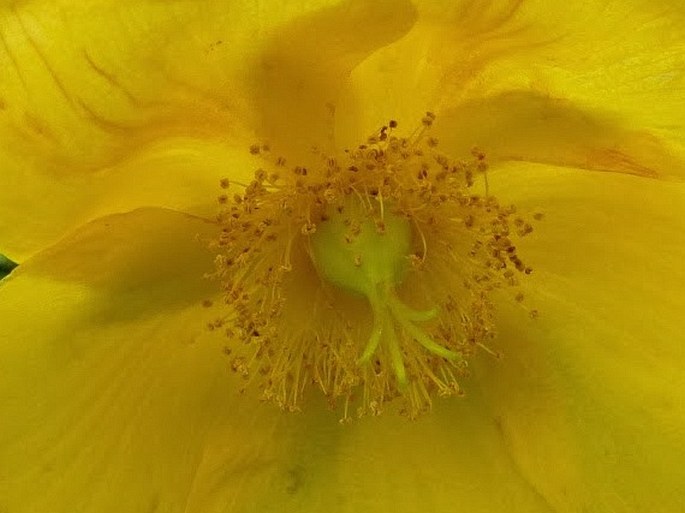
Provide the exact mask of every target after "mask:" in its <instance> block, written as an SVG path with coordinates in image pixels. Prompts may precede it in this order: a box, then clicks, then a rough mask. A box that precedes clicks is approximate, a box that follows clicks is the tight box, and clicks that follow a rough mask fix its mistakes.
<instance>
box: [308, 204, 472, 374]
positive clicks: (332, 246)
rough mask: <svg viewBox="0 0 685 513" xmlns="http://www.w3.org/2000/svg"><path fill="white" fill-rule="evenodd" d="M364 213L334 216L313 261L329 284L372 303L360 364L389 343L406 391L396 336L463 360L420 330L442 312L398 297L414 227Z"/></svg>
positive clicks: (317, 237) (316, 243)
mask: <svg viewBox="0 0 685 513" xmlns="http://www.w3.org/2000/svg"><path fill="white" fill-rule="evenodd" d="M355 207H356V208H355ZM360 210H363V207H362V208H360V206H359V205H355V204H354V203H353V204H351V205H347V207H346V208H343V209H340V210H334V211H333V213H332V214H330V216H329V217H328V219H327V220H326V222H324V223H322V225H321V228H320V229H318V230H317V232H316V233H315V234H314V235H313V236H312V237H311V246H312V256H313V258H314V263H315V264H316V267H317V269H318V271H319V273H320V274H321V275H322V276H323V277H324V278H325V279H327V280H328V281H330V282H331V283H333V284H335V285H337V286H338V287H340V288H342V289H344V290H347V291H350V292H354V293H357V294H361V295H363V296H364V297H365V298H366V299H367V301H368V302H369V306H370V308H371V311H372V312H373V328H372V329H371V334H370V336H369V340H368V342H367V343H366V346H365V348H364V350H363V352H362V355H361V357H360V358H359V363H360V364H367V363H368V362H369V361H370V360H371V358H372V357H373V356H374V355H375V353H376V350H377V348H378V345H379V344H380V342H381V340H382V339H384V338H385V339H386V342H387V344H388V350H389V353H390V356H391V365H392V369H393V371H394V373H395V377H396V378H397V381H398V383H399V384H400V385H401V386H406V384H407V373H406V369H405V366H404V361H403V360H404V357H403V356H402V351H401V349H400V346H399V344H398V337H397V333H396V330H400V331H404V332H406V334H407V335H408V336H409V337H410V338H413V339H414V340H415V341H416V342H418V343H419V344H421V345H422V346H423V347H424V348H425V349H426V350H427V351H428V352H430V353H432V354H434V355H437V356H441V357H443V358H447V359H449V360H458V359H459V358H460V356H459V355H458V354H457V353H454V352H452V351H450V350H449V349H446V348H444V347H442V346H440V345H439V344H437V343H436V342H434V341H433V340H432V339H431V338H430V336H428V335H427V334H426V333H425V332H424V331H423V330H421V329H420V328H419V327H417V326H416V324H415V322H416V321H428V320H431V319H434V318H435V317H436V316H437V315H438V313H437V310H435V309H433V310H428V311H424V312H420V311H416V310H413V309H412V308H410V307H408V306H407V305H405V304H404V303H403V302H402V301H401V300H400V299H399V298H398V297H397V293H396V291H395V287H396V286H398V285H400V284H401V283H402V282H403V280H404V277H405V275H406V273H407V270H408V266H409V258H410V254H411V251H410V250H411V226H410V224H409V221H408V220H407V219H406V218H405V217H402V216H399V215H396V214H392V213H391V214H388V215H384V216H382V217H381V218H380V219H378V220H375V221H374V220H373V219H371V218H369V216H368V215H364V214H363V212H360Z"/></svg>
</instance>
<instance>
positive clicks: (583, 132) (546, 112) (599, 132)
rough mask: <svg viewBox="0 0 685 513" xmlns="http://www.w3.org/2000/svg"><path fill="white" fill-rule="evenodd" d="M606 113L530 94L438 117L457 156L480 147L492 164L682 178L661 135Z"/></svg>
mask: <svg viewBox="0 0 685 513" xmlns="http://www.w3.org/2000/svg"><path fill="white" fill-rule="evenodd" d="M627 126H629V123H627V122H626V121H625V120H620V119H617V118H615V117H614V116H612V115H610V114H606V113H602V112H592V111H586V110H583V108H582V107H581V106H578V105H574V104H573V103H571V102H569V101H567V100H564V99H558V98H551V97H549V96H544V95H541V94H539V93H535V92H529V91H511V92H506V93H502V94H499V95H497V96H494V97H489V98H484V99H476V100H470V101H467V102H465V103H463V104H462V105H460V106H458V107H455V108H453V109H450V110H448V111H446V112H443V113H441V114H440V116H438V120H437V123H436V126H435V134H436V135H437V137H438V138H439V139H440V141H441V144H443V145H444V147H446V148H449V150H450V152H452V153H453V154H456V155H462V154H468V152H469V149H470V148H472V147H473V146H478V147H480V148H481V149H483V150H484V151H485V152H486V153H487V155H488V157H489V158H490V159H491V161H494V162H497V161H511V160H514V161H524V162H532V163H539V164H551V165H555V166H563V167H570V168H579V169H586V170H592V171H610V172H615V173H625V174H631V175H638V176H643V177H650V178H674V177H677V176H683V173H684V172H685V160H683V158H682V157H678V156H676V155H675V154H673V153H672V151H671V150H670V149H669V148H668V147H667V146H666V145H665V144H664V143H662V142H661V141H660V140H659V138H658V137H656V136H654V135H652V134H650V133H649V132H647V131H640V130H633V129H630V128H627Z"/></svg>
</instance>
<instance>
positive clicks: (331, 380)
mask: <svg viewBox="0 0 685 513" xmlns="http://www.w3.org/2000/svg"><path fill="white" fill-rule="evenodd" d="M433 120H434V116H433V115H432V114H431V113H428V114H427V115H426V117H425V118H424V119H423V120H422V124H421V127H420V128H419V129H418V130H416V131H415V132H414V134H413V135H412V136H410V137H399V136H396V135H395V132H396V129H397V123H396V122H394V121H391V122H390V123H388V124H387V125H386V126H383V127H382V128H381V129H380V130H379V131H378V133H376V134H374V135H373V136H371V137H369V138H368V139H367V140H366V141H364V143H363V144H360V145H359V146H358V147H357V148H354V149H351V150H347V151H345V152H344V153H342V154H341V155H324V154H319V157H320V159H319V160H320V165H318V166H314V167H313V168H304V167H301V166H296V167H292V168H288V166H287V165H286V160H285V159H284V158H282V157H273V156H271V154H270V153H269V152H268V148H266V147H265V146H263V145H254V146H252V147H250V152H251V153H253V154H254V155H255V156H257V157H260V158H262V159H263V163H264V166H263V167H262V168H260V169H258V170H257V171H256V172H255V175H254V179H253V180H252V181H251V182H250V183H232V182H231V181H230V179H225V180H222V182H221V186H222V188H223V189H227V190H228V189H231V188H235V189H236V192H235V193H234V194H233V196H232V197H231V198H229V195H228V194H227V193H222V195H221V196H220V197H219V203H220V204H221V210H220V212H219V214H218V216H217V222H218V225H219V226H220V228H221V231H220V234H219V235H218V237H217V239H216V240H215V241H213V243H212V247H213V248H214V249H215V250H216V253H217V255H216V259H215V263H216V271H215V273H214V274H213V277H214V278H216V279H217V280H218V282H219V283H220V284H221V289H222V293H223V297H224V308H225V312H223V313H222V315H220V316H219V317H217V319H216V320H214V321H213V322H212V323H211V328H212V329H217V328H221V329H223V330H224V331H225V333H226V336H227V343H226V353H227V354H228V355H229V356H228V358H229V363H230V367H231V369H232V370H233V371H234V372H236V373H238V374H240V375H241V376H242V378H243V379H244V382H245V388H247V387H250V386H254V387H258V388H259V389H260V390H261V397H262V398H263V399H264V400H268V401H272V402H275V403H276V404H277V405H279V406H280V407H281V408H284V409H286V410H290V411H299V410H301V409H304V408H305V407H306V404H307V403H309V402H311V401H312V400H313V398H312V395H313V394H314V393H315V391H316V390H317V389H318V390H319V391H320V392H321V393H323V395H324V396H325V397H326V398H327V400H328V402H329V404H330V405H331V407H333V408H339V410H340V412H341V417H342V419H343V420H349V419H350V418H352V417H354V416H362V415H366V414H372V415H378V414H381V413H383V412H385V411H397V412H399V413H401V414H404V415H407V416H409V417H412V418H414V417H416V416H418V415H420V414H422V413H426V412H428V411H430V409H431V407H432V404H433V401H434V399H435V398H436V397H447V396H453V395H463V392H462V388H461V386H460V382H462V380H463V379H465V378H466V377H467V376H468V362H469V360H470V359H471V358H473V357H474V355H475V354H476V353H477V352H478V351H485V352H486V353H488V354H491V355H496V354H497V353H496V351H494V350H493V349H491V347H490V346H491V342H492V340H493V338H494V337H495V326H494V324H493V316H494V306H493V303H492V300H491V295H492V293H493V291H495V290H496V289H500V288H513V289H514V290H515V289H516V288H517V286H518V283H519V281H518V280H519V278H520V277H521V276H525V275H526V274H530V272H531V271H532V270H531V268H530V267H528V266H527V265H526V264H524V262H523V260H522V259H521V258H520V257H519V255H518V250H517V247H516V244H515V241H516V240H518V239H519V238H521V237H524V236H526V235H528V234H529V233H530V232H531V231H532V226H531V224H530V223H529V222H528V221H526V220H525V219H523V218H522V217H520V216H519V215H517V213H516V208H515V207H513V206H511V205H502V204H501V203H500V202H499V201H498V200H497V199H496V198H494V197H493V196H491V195H490V194H489V192H488V188H487V181H486V180H485V173H486V170H487V166H486V164H485V155H484V154H483V153H482V152H481V151H478V150H474V151H473V152H472V155H470V156H469V158H468V159H466V160H455V159H454V158H452V157H451V156H448V155H445V154H443V153H442V152H440V151H439V149H438V147H439V144H438V141H437V140H436V139H435V138H433V137H430V128H431V125H432V124H433ZM477 184H478V185H477ZM478 187H480V189H481V192H480V193H479V192H477V190H478ZM512 297H515V298H516V300H517V301H521V300H522V299H523V296H522V294H521V293H520V292H518V291H515V292H514V293H513V294H512Z"/></svg>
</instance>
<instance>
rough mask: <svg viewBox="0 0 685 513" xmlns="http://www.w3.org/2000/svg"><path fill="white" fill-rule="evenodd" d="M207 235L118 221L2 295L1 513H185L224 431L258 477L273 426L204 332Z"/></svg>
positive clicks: (36, 266) (171, 221) (195, 227)
mask: <svg viewBox="0 0 685 513" xmlns="http://www.w3.org/2000/svg"><path fill="white" fill-rule="evenodd" d="M208 229H210V226H209V225H208V224H207V223H206V222H203V221H201V220H198V219H196V218H191V217H189V216H185V215H182V214H176V213H173V212H170V211H160V210H150V209H148V210H139V211H136V212H134V213H132V214H127V215H116V216H109V217H106V218H103V219H100V220H98V221H96V222H94V223H92V224H90V225H87V226H86V227H84V228H83V229H81V230H79V231H78V232H77V233H76V234H75V235H72V236H70V237H69V238H68V239H67V240H65V241H64V242H62V243H61V244H60V245H58V246H56V247H54V248H51V249H50V250H47V251H45V252H42V253H40V254H39V255H38V256H36V257H35V258H33V259H32V260H30V261H29V262H27V263H26V264H24V266H22V268H21V270H18V271H17V272H16V273H13V275H12V276H11V277H9V278H7V279H6V280H4V281H3V282H2V284H1V285H0V297H1V298H2V299H1V300H0V310H2V317H3V319H4V321H3V323H2V327H0V352H1V353H2V358H0V368H1V372H0V382H1V383H0V405H1V406H0V410H1V413H0V416H1V418H2V419H3V420H2V427H1V428H0V461H2V469H3V470H2V479H0V507H2V509H3V510H6V511H13V512H28V511H32V512H33V511H54V512H62V511H63V512H67V511H102V512H107V511H112V512H115V511H127V512H138V511H145V512H147V511H152V510H155V509H158V510H160V511H162V510H163V511H184V505H185V503H186V500H187V496H188V494H189V491H190V489H191V487H192V486H193V479H194V474H195V471H196V469H197V467H198V465H199V464H200V461H201V459H202V457H203V451H204V449H205V447H204V443H205V438H206V437H207V436H208V435H209V433H210V431H211V429H212V426H213V424H214V422H216V419H217V418H221V419H222V420H223V421H224V424H223V425H224V427H225V428H228V426H230V425H231V424H232V423H236V422H238V421H239V422H241V423H242V425H244V426H245V429H244V430H243V431H240V432H239V436H233V437H229V438H227V439H224V440H223V441H222V443H223V447H224V448H227V447H232V449H231V455H232V457H233V458H235V461H243V464H244V475H245V476H247V475H250V474H254V473H258V472H259V468H258V466H259V464H260V461H262V460H263V459H264V458H265V456H264V455H263V454H262V452H263V447H264V446H263V445H262V444H261V438H262V437H263V436H264V434H265V433H266V434H268V433H269V432H270V429H271V422H266V423H264V419H263V418H262V419H261V420H260V408H259V406H258V403H257V402H256V401H254V399H253V398H250V401H249V404H248V405H247V406H248V408H247V409H245V410H241V408H242V407H241V406H240V405H241V402H240V401H236V392H235V390H232V389H231V388H230V386H229V382H230V380H229V379H228V372H227V370H226V368H225V367H226V365H225V360H224V358H222V356H221V345H220V344H217V340H215V339H212V338H211V337H209V335H208V333H205V332H206V329H205V327H204V326H203V324H202V319H203V316H204V317H205V318H206V317H207V315H208V314H207V310H206V309H204V308H203V307H202V306H201V305H200V302H201V301H202V299H203V298H206V297H208V295H209V294H211V293H212V291H213V290H212V289H213V287H212V286H211V284H210V283H208V282H207V281H206V280H203V279H202V273H203V272H204V271H205V270H207V269H211V265H212V263H211V258H208V255H207V253H206V251H205V250H204V249H203V248H202V247H201V246H200V245H199V244H197V243H196V242H195V241H194V237H195V235H196V234H198V233H204V234H206V233H207V232H208ZM219 342H220V340H219ZM231 399H232V400H231ZM228 405H230V410H229V409H227V408H228ZM241 411H242V413H241ZM267 418H268V417H267ZM260 422H261V424H260ZM248 427H249V429H248Z"/></svg>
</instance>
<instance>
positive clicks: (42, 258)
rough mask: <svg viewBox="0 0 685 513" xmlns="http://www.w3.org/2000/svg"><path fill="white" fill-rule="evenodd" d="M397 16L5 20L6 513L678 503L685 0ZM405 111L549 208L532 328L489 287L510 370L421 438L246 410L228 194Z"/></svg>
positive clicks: (265, 9)
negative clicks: (233, 337)
mask: <svg viewBox="0 0 685 513" xmlns="http://www.w3.org/2000/svg"><path fill="white" fill-rule="evenodd" d="M415 4H416V5H412V4H411V3H410V2H408V1H402V0H380V1H377V2H373V3H372V2H364V1H361V0H360V1H347V2H341V3H338V2H334V1H331V2H325V1H320V0H317V1H315V2H310V1H306V0H301V1H297V2H295V1H293V2H276V1H274V2H266V3H254V2H251V1H247V0H244V1H230V2H214V1H205V2H188V1H175V2H153V1H119V2H112V1H107V0H93V1H91V2H87V3H75V2H70V1H67V0H57V1H50V2H48V1H42V0H35V1H31V0H25V1H16V2H4V3H2V4H0V69H1V70H2V73H1V74H0V165H1V166H2V175H1V177H0V179H1V180H2V185H3V187H2V188H1V189H0V249H1V250H2V251H3V253H5V254H7V255H8V256H9V257H10V258H12V259H14V260H17V261H19V262H20V263H21V265H20V266H19V267H18V268H17V269H16V270H14V271H13V272H12V273H11V274H10V276H9V277H7V278H5V279H4V280H3V281H2V282H0V319H2V322H1V323H0V511H3V512H4V511H7V512H8V513H16V512H22V513H23V512H40V513H44V512H70V513H71V512H78V511H83V512H98V513H101V512H108V511H111V512H127V513H128V512H139V511H140V512H151V511H169V512H175V511H179V512H180V511H183V512H202V513H211V512H228V511H231V512H266V511H332V512H356V511H374V512H386V511H392V512H396V513H400V512H415V511H435V512H451V511H461V510H463V511H473V512H476V511H483V512H500V511H501V512H516V511H521V512H537V511H540V512H549V511H558V512H580V511H589V512H615V511H619V512H663V513H671V512H677V511H682V510H683V509H685V498H684V497H683V494H682V483H683V482H685V470H684V469H683V465H682V461H685V429H684V428H683V426H685V401H684V400H683V397H684V394H685V378H684V376H685V373H684V372H683V368H684V365H685V351H684V350H683V345H682V340H683V336H682V332H683V328H685V321H683V317H682V311H683V307H685V294H684V293H683V291H682V287H683V284H684V283H685V271H683V267H682V265H681V262H682V261H683V259H684V258H685V244H684V243H683V236H682V234H683V229H684V228H685V226H684V225H685V222H684V221H683V219H684V216H683V214H685V212H684V210H685V188H684V187H683V183H682V177H683V175H684V174H685V165H684V157H685V126H684V125H683V119H685V105H684V104H683V100H682V98H683V96H684V93H685V47H684V46H683V41H685V37H683V36H684V35H685V34H684V33H683V32H684V31H685V29H683V27H685V24H684V23H683V22H684V21H685V9H684V8H683V7H681V6H680V4H679V3H677V2H666V3H663V2H662V3H657V4H654V3H653V2H648V1H646V0H627V1H622V2H609V3H606V2H594V1H591V2H584V3H582V4H578V3H572V2H558V5H554V6H553V7H552V6H551V5H550V2H547V1H543V0H530V1H525V0H519V1H501V2H494V1H493V2H487V1H477V0H473V1H471V0H463V1H457V2H451V1H450V2H447V1H444V2H442V1H438V0H436V1H432V2H430V1H425V2H424V1H421V2H419V1H417V2H415ZM426 111H432V112H435V113H436V114H437V122H436V124H435V126H434V127H433V133H434V135H435V136H436V137H437V138H438V139H439V141H440V148H441V149H445V150H447V149H448V150H449V153H450V154H451V155H453V156H454V157H457V158H459V157H463V156H464V155H468V152H469V150H470V148H471V147H472V146H473V145H477V146H479V147H481V148H483V149H484V150H485V151H486V153H487V154H488V158H489V160H490V163H491V168H490V170H489V174H488V180H489V190H490V192H491V193H492V194H493V195H494V196H496V197H497V198H498V199H501V200H502V201H506V202H512V203H515V204H516V205H517V207H519V209H521V210H522V211H526V212H534V211H536V210H538V209H539V210H540V211H544V213H545V219H544V220H543V221H541V222H540V223H539V224H538V225H536V231H535V232H534V234H533V235H532V236H531V237H528V238H526V239H524V240H522V241H521V244H520V245H519V246H518V249H519V250H520V252H521V254H522V256H523V257H524V258H525V259H526V262H530V265H531V267H532V268H533V269H534V272H533V274H531V276H530V277H528V278H527V279H526V280H522V283H521V286H522V288H523V289H524V292H525V297H526V298H527V301H528V302H529V303H530V304H531V305H534V307H535V308H538V309H539V310H540V317H539V318H538V319H535V320H531V319H530V318H529V317H528V315H527V314H526V312H525V310H524V309H523V308H522V307H521V305H520V304H519V303H518V302H516V301H512V300H509V299H508V298H507V297H504V296H503V297H501V298H497V301H496V303H497V305H496V306H497V309H496V315H497V317H496V327H497V332H498V336H497V339H496V340H495V342H494V343H493V344H494V345H495V348H496V350H498V351H501V352H502V353H503V357H502V359H501V360H496V359H494V358H492V357H490V356H489V355H487V354H485V353H484V352H481V353H479V354H477V355H476V356H474V357H473V358H472V359H471V360H470V368H471V376H470V377H469V378H468V379H465V380H460V386H462V387H463V388H464V390H465V392H466V396H465V397H464V398H459V399H457V398H451V399H446V400H444V401H442V400H435V404H434V408H433V411H432V413H431V414H429V415H426V416H423V417H421V418H419V419H418V420H416V421H408V420H405V419H404V418H401V417H397V416H394V415H383V416H381V417H374V418H363V419H361V420H358V421H355V422H354V423H351V424H349V425H345V426H341V425H340V424H339V423H338V417H339V415H337V414H336V413H334V412H331V411H330V410H328V409H327V408H326V405H325V404H324V402H323V401H321V400H320V398H318V397H315V395H314V394H310V395H311V399H310V400H309V401H308V403H307V404H306V407H305V408H303V410H304V411H303V412H301V413H298V414H292V413H284V412H281V411H279V410H278V409H276V408H274V407H273V405H271V404H262V403H260V402H259V401H258V400H257V394H256V392H255V391H254V390H253V389H252V388H248V389H247V391H246V392H245V394H244V395H240V394H238V393H237V390H238V389H240V388H241V387H242V384H241V381H242V378H241V377H240V376H235V375H232V374H230V373H229V371H228V369H227V367H228V364H227V360H226V358H225V357H223V356H222V355H221V352H222V350H223V346H224V345H225V344H226V340H225V337H224V336H223V335H222V334H221V333H219V332H218V331H220V330H214V331H209V330H207V329H205V326H204V322H205V321H206V319H207V315H208V310H207V309H206V308H204V307H203V306H202V302H203V300H204V299H206V298H208V297H212V296H214V295H215V289H216V284H214V283H212V282H208V281H207V280H204V279H203V274H204V273H206V272H208V271H210V270H211V269H212V267H213V262H212V256H211V255H210V254H208V253H207V252H206V250H205V249H203V247H202V245H201V244H198V243H197V242H196V236H197V235H198V234H199V235H200V238H201V239H208V238H212V237H214V236H215V230H216V227H215V224H214V223H212V222H210V221H208V220H207V219H210V218H211V217H212V216H213V215H214V213H215V210H216V208H215V205H216V201H215V200H216V195H217V194H219V193H218V192H217V190H218V183H219V180H220V179H221V178H222V177H224V176H227V177H229V179H230V180H232V181H234V182H247V181H249V180H251V177H252V174H253V172H254V169H255V168H256V167H257V166H258V165H259V162H260V159H261V158H262V157H261V155H251V154H250V152H249V151H247V150H248V148H249V147H250V145H251V144H253V143H255V142H257V141H269V143H270V145H271V147H272V153H273V154H274V155H281V154H282V155H286V156H287V158H288V160H289V161H292V162H302V163H303V164H304V165H310V164H311V162H312V156H311V155H312V154H311V152H310V147H311V145H317V146H319V147H320V148H321V149H322V150H324V151H326V152H331V151H334V150H335V149H336V148H337V149H339V148H345V147H354V146H356V145H357V144H359V143H360V142H363V140H364V139H365V138H366V137H367V136H368V135H370V134H373V133H374V132H375V131H376V130H377V129H378V127H379V126H380V125H382V124H383V123H385V122H387V121H388V120H390V119H397V120H398V121H399V129H403V128H404V129H405V130H406V128H405V127H410V126H413V125H414V124H415V123H416V121H417V120H420V119H421V117H422V116H423V115H424V113H425V112H426ZM141 207H142V208H141ZM3 265H4V264H3ZM435 279H439V277H438V278H435ZM305 292H306V291H305Z"/></svg>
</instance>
